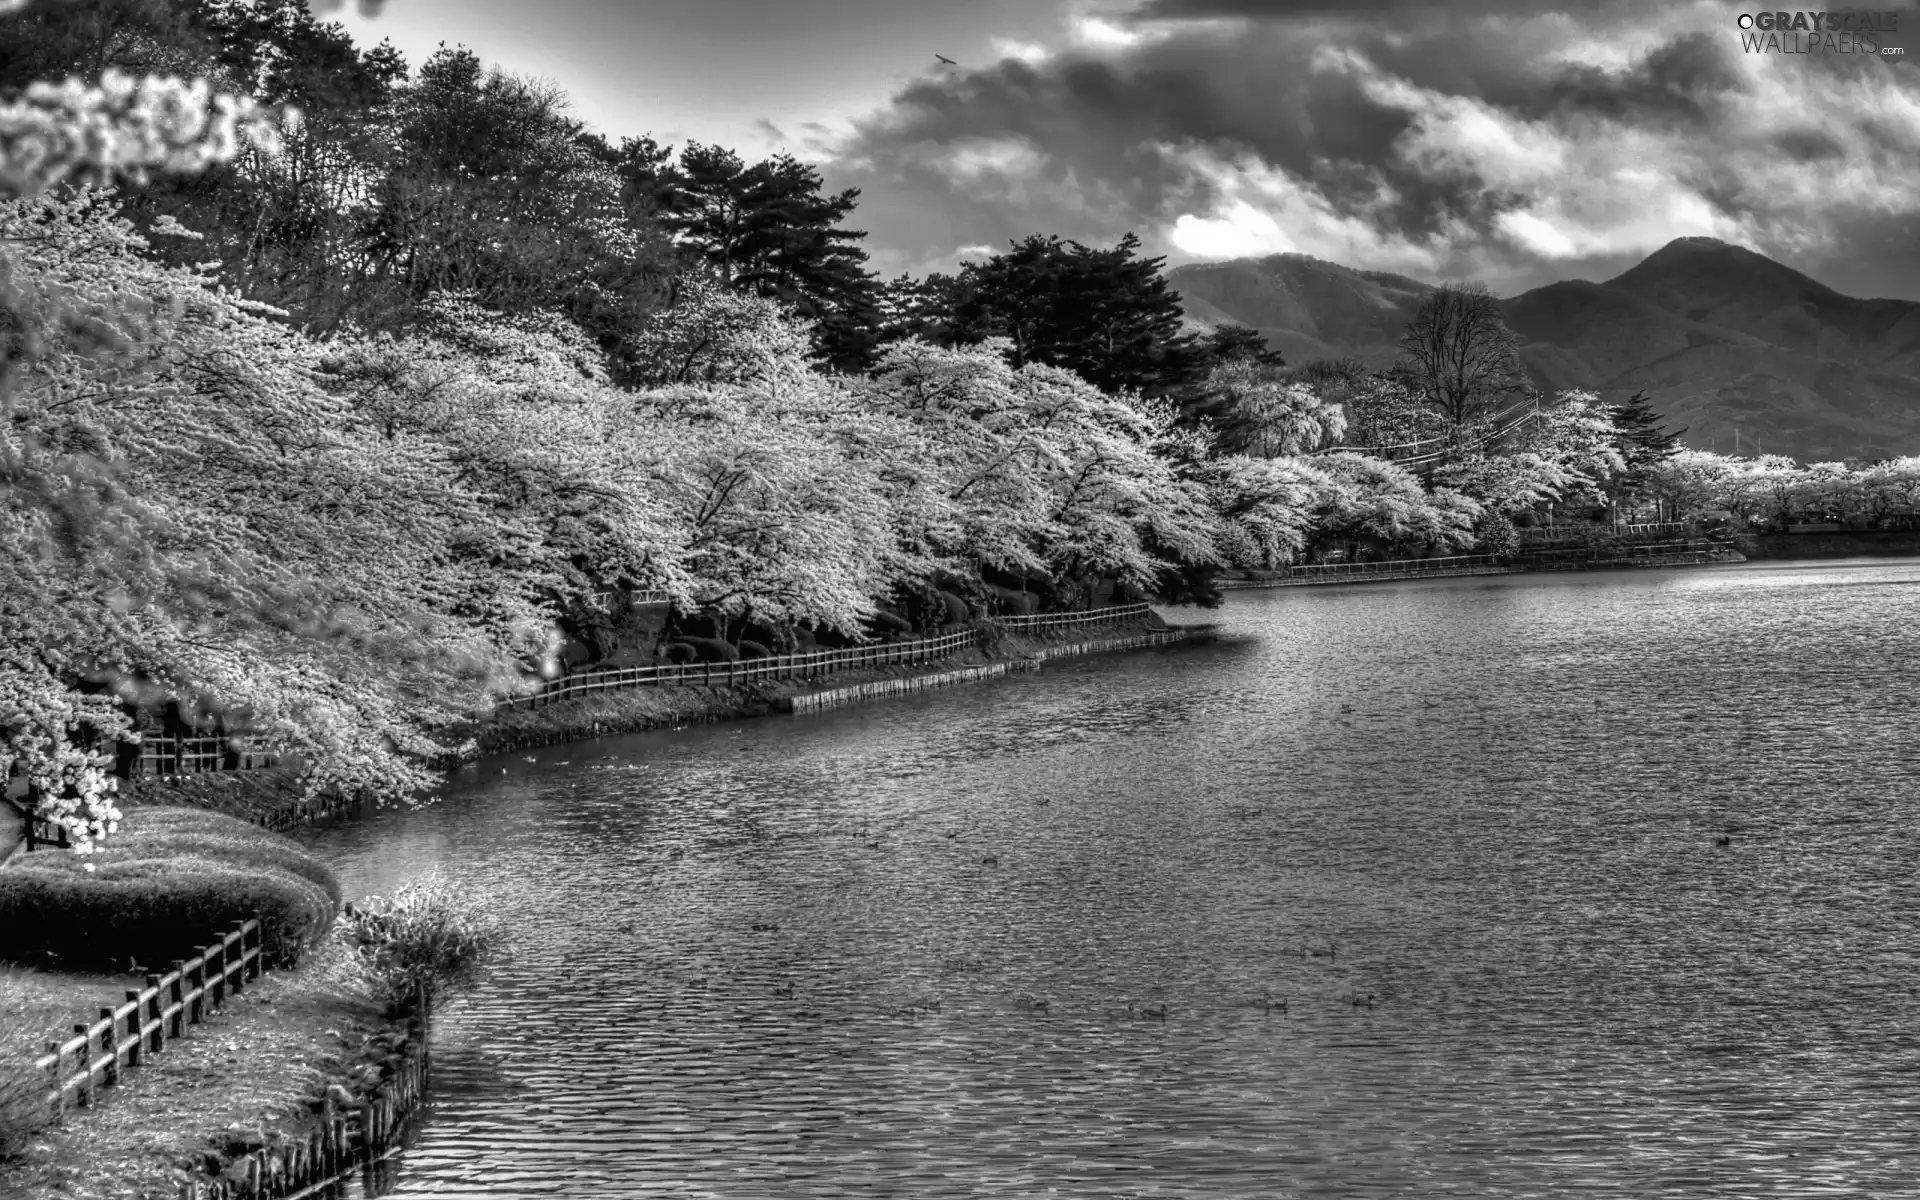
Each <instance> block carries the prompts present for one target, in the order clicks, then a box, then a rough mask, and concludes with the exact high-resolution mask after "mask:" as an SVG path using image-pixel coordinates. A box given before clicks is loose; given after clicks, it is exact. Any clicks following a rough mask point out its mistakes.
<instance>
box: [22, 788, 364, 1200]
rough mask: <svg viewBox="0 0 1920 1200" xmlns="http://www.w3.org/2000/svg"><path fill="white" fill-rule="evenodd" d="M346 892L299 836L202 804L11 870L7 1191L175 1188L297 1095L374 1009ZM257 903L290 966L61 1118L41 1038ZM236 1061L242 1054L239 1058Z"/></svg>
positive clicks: (280, 960)
mask: <svg viewBox="0 0 1920 1200" xmlns="http://www.w3.org/2000/svg"><path fill="white" fill-rule="evenodd" d="M339 904H340V885H339V881H338V880H337V879H335V878H334V875H333V872H332V871H331V870H330V869H328V868H327V866H326V865H325V864H324V863H321V862H320V861H319V860H317V859H315V858H313V857H312V856H311V855H309V854H307V853H306V852H305V851H304V850H302V849H301V848H300V846H299V845H298V844H297V843H295V842H293V841H291V840H289V839H287V838H284V837H280V836H278V835H275V834H270V833H267V832H265V831H264V830H261V829H259V828H257V827H255V826H254V825H252V824H250V823H248V822H246V821H242V820H239V819H236V818H233V817H228V816H224V815H221V814H218V813H210V812H200V811H191V810H184V811H183V810H177V809H162V808H147V809H136V810H133V811H130V812H129V813H128V814H127V818H126V820H125V821H124V822H123V823H122V826H121V828H120V830H119V831H118V832H117V833H116V834H115V836H114V837H113V838H112V840H111V841H109V842H108V843H107V844H106V845H105V847H104V848H103V849H102V850H101V851H100V852H99V853H96V854H94V855H91V856H88V857H86V858H81V857H79V856H76V855H72V854H66V853H61V852H36V853H33V854H28V855H23V856H21V857H19V858H17V859H16V860H15V861H14V862H13V863H11V864H10V865H9V866H8V867H7V868H6V869H5V870H0V961H4V962H5V963H7V964H10V965H9V966H6V967H4V968H0V1156H4V1157H5V1160H4V1162H0V1195H6V1196H9V1197H22V1198H25V1197H33V1196H42V1195H45V1196H52V1195H56V1194H57V1195H66V1196H74V1195H102V1196H104V1195H141V1194H145V1192H146V1191H152V1190H154V1189H160V1190H163V1191H170V1190H171V1188H170V1187H169V1186H168V1180H169V1178H170V1175H169V1172H171V1171H172V1170H173V1169H174V1168H175V1167H176V1166H177V1164H178V1163H179V1162H180V1161H181V1160H182V1159H183V1158H186V1157H188V1156H191V1155H194V1154H197V1153H201V1152H204V1151H205V1150H207V1149H209V1148H210V1147H212V1146H215V1145H218V1144H220V1142H221V1139H222V1137H223V1136H224V1135H227V1134H229V1133H230V1132H231V1131H232V1129H233V1128H234V1127H236V1126H238V1125H243V1124H245V1123H247V1122H256V1121H258V1120H259V1119H260V1114H261V1113H263V1112H268V1111H273V1110H275V1109H276V1108H277V1107H285V1106H288V1105H294V1104H301V1105H303V1104H304V1101H305V1100H306V1099H307V1098H308V1096H309V1095H310V1093H311V1091H312V1088H313V1087H314V1086H315V1085H316V1082H317V1081H318V1080H319V1079H320V1078H322V1076H323V1074H324V1070H325V1067H326V1066H327V1065H328V1064H329V1063H330V1062H331V1060H332V1059H333V1058H338V1057H339V1056H340V1055H341V1054H342V1053H343V1052H346V1051H353V1050H355V1049H356V1048H357V1046H358V1042H356V1041H354V1039H355V1038H356V1037H359V1036H360V1035H362V1034H363V1033H365V1032H367V1031H370V1030H372V1029H373V1028H374V1026H376V1025H377V1024H378V1023H379V1018H380V1015H381V1013H380V1009H379V1007H378V1006H377V1005H375V1004H373V1003H372V1001H371V1000H370V999H369V998H368V997H369V992H368V985H367V983H366V982H365V980H364V978H363V976H364V971H363V970H361V969H359V968H358V967H356V966H355V964H354V963H353V961H352V955H351V954H350V953H349V952H348V951H347V949H346V948H345V946H344V944H339V943H337V942H336V941H335V940H333V938H332V930H333V929H334V925H335V918H336V917H337V915H338V913H339ZM256 917H257V918H259V919H260V922H261V926H262V932H263V937H262V944H263V946H262V948H263V957H264V958H265V959H267V960H268V961H269V962H271V963H273V964H274V965H276V966H280V967H283V968H286V969H284V970H280V971H275V972H273V973H270V974H268V975H266V976H264V977H263V978H262V979H261V981H260V982H259V983H258V984H257V985H256V986H255V987H253V988H249V989H248V990H247V991H246V992H245V993H244V994H243V995H242V996H241V997H237V998H234V999H232V1000H230V1001H229V1004H228V1006H227V1007H226V1008H225V1009H223V1010H222V1011H221V1012H219V1013H218V1014H216V1015H214V1016H212V1017H211V1018H210V1019H209V1020H207V1021H206V1022H205V1023H203V1024H202V1025H201V1026H199V1027H198V1028H195V1029H194V1030H193V1031H192V1033H191V1034H190V1035H189V1036H188V1037H186V1038H183V1039H181V1040H179V1041H177V1042H174V1043H171V1044H170V1046H169V1048H168V1049H167V1050H166V1052H164V1053H162V1054H159V1055H156V1056H155V1057H154V1058H152V1059H151V1060H149V1061H148V1062H147V1063H146V1064H144V1065H143V1066H141V1067H140V1068H139V1069H138V1070H134V1071H130V1072H128V1073H127V1076H126V1078H125V1081H124V1082H123V1083H121V1084H120V1085H119V1086H117V1087H114V1088H112V1089H110V1090H108V1091H106V1092H104V1093H102V1099H101V1100H100V1102H99V1103H98V1104H97V1105H96V1106H94V1107H93V1108H92V1109H91V1110H89V1111H88V1112H87V1113H86V1114H85V1115H84V1116H76V1117H73V1118H70V1119H68V1120H67V1121H66V1122H64V1123H54V1122H53V1116H54V1114H53V1113H52V1112H51V1110H50V1108H49V1106H48V1105H47V1103H46V1094H47V1092H48V1091H49V1090H50V1080H49V1079H48V1078H47V1077H46V1076H45V1075H44V1074H43V1073H41V1072H40V1071H39V1070H38V1069H37V1068H36V1067H35V1062H36V1060H37V1059H39V1058H40V1057H41V1056H42V1055H44V1054H46V1053H47V1050H48V1043H50V1042H56V1041H64V1040H66V1039H67V1038H69V1037H71V1036H72V1035H73V1031H74V1025H75V1024H80V1023H86V1024H91V1023H92V1022H93V1021H94V1020H95V1019H97V1017H98V1016H99V1013H100V1010H101V1009H102V1008H109V1007H117V1006H118V1005H119V1003H120V1002H121V1001H122V1000H123V999H124V998H125V995H126V992H127V991H128V990H130V989H138V988H140V987H141V986H143V984H144V975H145V974H146V973H147V972H155V973H158V972H161V971H164V970H165V969H166V967H167V965H168V964H170V963H171V961H172V960H174V959H177V958H186V957H190V956H191V955H192V954H193V953H194V951H195V950H196V949H198V946H197V943H199V942H201V941H203V940H205V939H207V938H208V937H210V936H213V935H215V934H218V933H221V932H224V931H225V930H226V929H229V928H231V927H232V926H233V925H234V924H235V923H237V922H239V921H242V920H246V919H249V918H256ZM142 959H145V960H146V961H141V960H142ZM336 1043H337V1044H336ZM243 1060H244V1061H245V1062H246V1063H247V1064H248V1066H247V1069H245V1070H234V1069H232V1068H234V1067H236V1066H237V1065H238V1064H240V1063H242V1061H243ZM228 1140H231V1139H230V1138H229V1139H228ZM82 1177H85V1178H87V1179H90V1180H92V1182H90V1183H87V1184H86V1185H85V1186H81V1184H80V1183H79V1180H80V1179H81V1178H82ZM136 1183H138V1184H139V1187H140V1189H142V1190H134V1185H135V1184H136Z"/></svg>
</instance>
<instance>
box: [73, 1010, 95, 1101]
mask: <svg viewBox="0 0 1920 1200" xmlns="http://www.w3.org/2000/svg"><path fill="white" fill-rule="evenodd" d="M73 1032H74V1033H76V1034H78V1035H79V1036H80V1039H81V1041H80V1082H79V1083H78V1084H77V1085H75V1087H74V1090H73V1102H74V1104H76V1105H77V1106H79V1107H81V1108H86V1107H87V1106H89V1105H91V1104H92V1103H93V1026H91V1025H75V1026H74V1027H73Z"/></svg>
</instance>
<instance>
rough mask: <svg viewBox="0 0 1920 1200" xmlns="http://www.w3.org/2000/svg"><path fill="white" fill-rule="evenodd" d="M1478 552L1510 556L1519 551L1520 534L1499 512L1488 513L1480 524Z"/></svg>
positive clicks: (1503, 556) (1502, 556)
mask: <svg viewBox="0 0 1920 1200" xmlns="http://www.w3.org/2000/svg"><path fill="white" fill-rule="evenodd" d="M1479 540H1480V553H1482V554H1492V555H1495V556H1497V557H1500V558H1511V557H1512V556H1513V555H1515V554H1518V553H1519V552H1520V535H1519V533H1517V532H1516V531H1515V530H1514V527H1513V522H1512V521H1511V520H1509V519H1507V517H1506V516H1504V515H1503V514H1501V513H1488V514H1487V516H1486V518H1485V519H1484V520H1483V521H1482V522H1481V524H1480V539H1479Z"/></svg>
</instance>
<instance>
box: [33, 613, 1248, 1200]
mask: <svg viewBox="0 0 1920 1200" xmlns="http://www.w3.org/2000/svg"><path fill="white" fill-rule="evenodd" d="M1215 628H1216V626H1214V625H1211V624H1194V625H1169V624H1168V623H1167V622H1166V621H1164V620H1163V619H1161V618H1160V617H1159V616H1158V615H1157V614H1151V615H1150V616H1149V617H1148V618H1144V619H1142V620H1139V621H1134V622H1129V623H1127V624H1125V625H1115V626H1107V627H1103V628H1102V629H1101V631H1100V635H1099V636H1094V637H1089V636H1088V635H1087V631H1085V630H1077V631H1071V632H1064V631H1063V632H1062V633H1060V634H1056V635H1054V636H1047V635H1039V636H1026V637H1015V636H1011V635H1010V636H1007V637H1004V638H1003V639H1001V640H1000V641H999V642H998V643H997V644H996V645H995V646H994V647H993V649H992V652H991V653H989V652H987V651H983V650H980V649H973V650H969V651H966V652H963V653H961V654H956V655H954V656H952V657H950V658H947V659H941V660H938V661H935V662H928V663H921V664H914V665H908V666H897V667H885V668H872V669H867V670H861V671H847V672H840V673H836V674H834V675H827V676H819V677H816V678H814V679H809V680H793V681H778V682H770V683H752V684H743V685H740V686H736V687H727V688H705V687H666V688H653V687H645V688H634V689H630V690H627V691H619V692H599V693H593V694H590V695H587V696H582V697H578V698H575V699H569V700H566V701H562V702H559V703H555V704H553V705H549V706H545V707H542V708H539V709H507V710H502V711H501V713H500V714H498V715H497V716H496V717H495V718H493V719H490V720H489V721H487V722H486V723H485V724H484V726H482V727H480V728H479V729H478V731H477V732H478V734H479V735H480V739H479V740H480V743H481V745H480V750H481V753H480V754H478V755H474V756H471V757H469V758H467V759H466V761H468V762H475V761H479V759H481V758H483V757H490V756H495V755H501V754H507V753H512V752H514V751H516V750H521V749H525V748H529V747H532V746H535V745H554V744H558V743H561V742H570V741H580V740H586V739H589V738H595V737H604V736H610V735H617V734H622V733H638V732H645V731H648V730H656V729H677V728H686V727H688V726H691V725H696V724H717V723H719V722H722V721H731V720H738V719H744V718H749V717H759V716H773V715H785V714H787V713H791V712H793V711H794V709H793V707H792V706H793V704H794V702H795V701H796V700H799V701H801V705H800V708H801V711H802V712H813V711H819V710H821V709H824V708H826V707H829V706H837V705H838V704H841V703H857V702H860V701H862V700H864V699H867V698H869V696H867V695H863V696H859V697H857V698H854V699H851V700H835V701H822V702H818V703H815V704H813V705H808V704H806V702H805V701H806V698H807V697H809V696H823V695H832V694H833V693H836V692H845V691H849V690H859V689H862V688H870V689H874V690H873V691H872V692H871V693H870V696H871V697H872V698H881V697H883V696H889V695H898V694H907V693H909V692H914V691H922V690H930V689H933V688H940V687H950V686H956V685H958V684H961V683H966V682H971V681H973V680H976V679H985V678H997V677H999V676H1001V675H1005V674H1008V673H1013V672H1021V671H1029V670H1034V669H1037V668H1038V667H1039V666H1040V663H1041V662H1042V661H1043V660H1045V659H1048V658H1059V657H1067V656H1078V655H1086V654H1100V653H1119V652H1125V651H1128V650H1133V649H1149V648H1154V647H1160V646H1175V645H1184V644H1192V643H1204V642H1207V641H1211V640H1213V639H1214V637H1215V636H1216V635H1215V634H1214V632H1213V631H1214V629H1215ZM827 683H833V684H837V685H838V686H837V687H823V686H822V685H824V684H827ZM135 785H141V786H135ZM438 794H439V789H437V788H436V789H435V791H434V793H433V796H432V798H430V799H428V800H427V802H429V803H431V802H432V799H437V798H438ZM124 801H125V802H126V803H128V804H133V805H143V806H151V805H177V806H182V807H191V808H210V809H214V810H216V811H223V812H227V813H229V814H230V815H234V816H240V817H244V818H247V819H250V820H254V821H257V822H259V823H261V824H273V823H278V819H279V818H281V817H284V816H285V815H286V814H288V813H292V812H297V811H301V810H302V806H303V803H304V802H303V801H302V799H301V791H300V788H299V785H298V782H297V780H295V779H293V778H292V776H291V773H290V772H288V771H285V770H277V769H272V768H269V769H265V770H259V771H247V772H208V773H206V774H202V775H192V776H182V777H177V778H175V779H172V780H164V779H143V780H137V781H134V785H130V786H129V787H128V788H127V795H126V796H125V797H124ZM307 810H308V811H311V812H313V813H315V814H316V815H318V816H319V817H321V818H324V817H325V816H327V815H337V814H345V813H357V812H359V811H361V807H360V806H340V805H336V806H333V807H332V808H330V809H326V810H324V811H323V810H321V809H320V808H317V807H314V806H307ZM308 823H311V822H310V821H309V822H308ZM336 953H337V950H332V949H330V950H328V951H325V952H320V953H316V954H315V955H314V956H313V958H312V959H310V960H309V961H308V962H306V963H303V964H301V965H300V966H299V967H296V968H293V969H291V970H286V971H274V972H268V973H266V974H264V975H262V976H261V978H260V979H259V980H257V981H255V982H254V983H252V984H250V985H249V987H248V989H247V991H246V993H245V994H244V995H236V996H235V997H233V998H232V999H231V1000H230V1001H229V1003H228V1005H227V1006H225V1007H223V1008H222V1009H220V1010H218V1011H217V1012H216V1013H214V1014H212V1015H210V1016H209V1018H208V1021H207V1025H206V1027H205V1028H204V1029H202V1030H200V1031H199V1032H198V1033H197V1034H196V1035H193V1036H188V1037H186V1038H182V1039H180V1040H178V1041H175V1042H172V1043H169V1046H168V1049H167V1051H166V1052H164V1053H161V1054H156V1055H155V1056H153V1058H152V1060H151V1061H150V1062H147V1063H145V1064H143V1065H142V1066H141V1067H139V1068H138V1069H137V1070H134V1071H132V1072H129V1074H128V1075H127V1077H126V1078H125V1079H124V1080H123V1081H122V1082H120V1083H119V1084H118V1085H117V1086H115V1087H112V1088H109V1089H107V1090H106V1091H104V1092H102V1093H101V1096H100V1100H99V1101H98V1103H97V1104H96V1105H95V1106H94V1107H91V1108H88V1109H85V1110H80V1111H77V1112H75V1113H72V1114H69V1115H68V1116H67V1117H66V1118H65V1119H64V1120H62V1121H60V1122H58V1123H56V1124H55V1125H53V1126H51V1127H49V1128H47V1129H45V1130H43V1131H41V1133H39V1134H38V1135H36V1136H35V1137H34V1139H33V1143H34V1144H33V1146H32V1147H31V1148H30V1150H29V1152H28V1153H27V1154H26V1155H25V1156H23V1157H22V1158H19V1159H16V1160H13V1161H11V1162H9V1163H6V1164H0V1191H4V1192H5V1193H6V1194H7V1195H8V1196H10V1197H11V1196H18V1197H20V1200H71V1197H74V1196H77V1195H84V1196H116V1197H129V1198H131V1197H133V1196H138V1195H148V1194H160V1193H154V1192H152V1191H151V1189H152V1188H154V1187H156V1186H157V1187H160V1188H163V1189H166V1194H172V1192H173V1191H176V1190H177V1189H178V1188H179V1186H180V1184H181V1183H183V1182H185V1180H186V1175H185V1174H184V1173H183V1172H182V1170H181V1168H180V1165H179V1164H180V1163H181V1162H182V1161H183V1160H185V1159H189V1158H192V1159H197V1160H205V1159H207V1158H208V1157H209V1156H215V1157H217V1158H218V1159H219V1160H220V1162H221V1163H222V1165H223V1169H232V1168H234V1167H235V1166H236V1164H240V1163H241V1161H242V1160H243V1159H245V1158H246V1157H248V1156H249V1155H251V1154H253V1153H254V1152H255V1151H256V1150H259V1149H260V1148H262V1147H266V1146H274V1145H280V1144H283V1143H286V1142H288V1141H289V1140H290V1139H293V1138H297V1137H301V1136H304V1133H303V1132H302V1131H303V1130H305V1129H307V1128H308V1127H309V1126H310V1125H311V1123H312V1121H313V1117H312V1113H311V1112H310V1110H309V1109H308V1107H307V1105H306V1104H305V1103H303V1102H302V1099H301V1098H302V1097H303V1096H306V1095H310V1094H312V1093H311V1090H310V1089H311V1088H312V1086H313V1081H314V1079H315V1077H316V1076H318V1077H319V1078H320V1079H321V1085H320V1086H321V1090H322V1091H324V1090H325V1088H326V1085H327V1084H329V1083H337V1082H340V1081H342V1080H345V1079H348V1078H350V1076H351V1074H352V1072H354V1071H355V1070H356V1069H364V1064H365V1062H366V1061H367V1053H368V1047H369V1046H377V1045H378V1044H380V1041H381V1039H382V1038H383V1037H390V1036H392V1035H393V1033H394V1032H395V1030H396V1029H397V1028H398V1025H399V1024H402V1023H400V1022H395V1021H392V1020H382V1019H379V1018H378V1017H377V1016H376V1015H375V1014H373V1013H372V1012H370V1011H368V1010H367V1008H366V1007H365V1003H366V1001H365V999H364V997H363V996H362V995H361V994H359V990H358V989H357V988H345V987H343V981H342V978H341V975H340V966H339V963H338V961H337V959H335V958H334V957H333V955H334V954H336ZM117 982H119V981H117V980H112V979H105V980H94V979H89V980H87V981H86V982H85V983H84V984H81V985H80V990H76V992H75V1009H74V1014H73V1015H74V1016H75V1017H78V1016H80V1015H84V1013H85V1012H86V1011H88V1007H87V1004H88V1002H91V1003H97V1002H98V1001H100V1000H103V999H106V998H107V997H106V996H104V995H96V991H95V990H86V989H96V990H99V991H104V990H105V988H107V987H111V986H112V985H114V984H116V983H117ZM129 986H131V983H129ZM83 991H84V995H82V992H83ZM329 1026H332V1027H329ZM250 1098H251V1099H252V1100H253V1101H256V1103H253V1104H251V1105H250V1104H249V1099H250ZM235 1182H238V1180H237V1179H236V1180H235ZM143 1189H144V1190H143Z"/></svg>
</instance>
